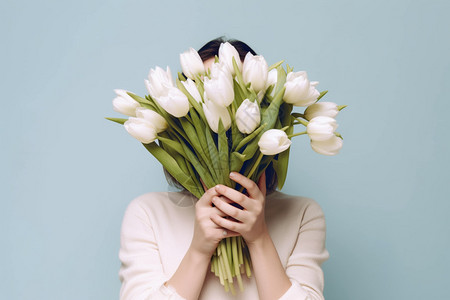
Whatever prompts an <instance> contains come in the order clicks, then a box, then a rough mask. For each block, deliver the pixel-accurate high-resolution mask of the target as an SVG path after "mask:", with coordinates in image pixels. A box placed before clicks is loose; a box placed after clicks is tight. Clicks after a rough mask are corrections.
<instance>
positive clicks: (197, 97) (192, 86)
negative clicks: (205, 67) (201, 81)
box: [181, 78, 202, 103]
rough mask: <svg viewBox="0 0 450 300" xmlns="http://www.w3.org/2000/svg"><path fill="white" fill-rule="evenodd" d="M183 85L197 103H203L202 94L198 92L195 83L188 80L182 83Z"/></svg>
mask: <svg viewBox="0 0 450 300" xmlns="http://www.w3.org/2000/svg"><path fill="white" fill-rule="evenodd" d="M181 83H182V84H183V85H184V87H185V88H186V90H187V91H188V93H189V94H191V96H192V97H193V98H194V99H195V101H197V102H199V103H201V102H202V97H201V96H200V92H199V91H198V89H197V86H196V85H195V83H194V81H192V80H191V79H190V78H188V79H187V80H186V81H182V82H181Z"/></svg>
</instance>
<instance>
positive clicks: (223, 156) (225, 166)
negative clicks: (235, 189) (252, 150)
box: [218, 119, 231, 186]
mask: <svg viewBox="0 0 450 300" xmlns="http://www.w3.org/2000/svg"><path fill="white" fill-rule="evenodd" d="M218 131H219V133H218V150H219V161H220V170H221V173H222V176H223V178H222V180H223V181H222V182H223V183H224V184H225V185H227V186H231V179H230V178H229V176H228V174H230V167H229V160H228V151H229V149H228V138H227V133H226V131H225V129H224V127H223V123H222V120H221V119H219V130H218Z"/></svg>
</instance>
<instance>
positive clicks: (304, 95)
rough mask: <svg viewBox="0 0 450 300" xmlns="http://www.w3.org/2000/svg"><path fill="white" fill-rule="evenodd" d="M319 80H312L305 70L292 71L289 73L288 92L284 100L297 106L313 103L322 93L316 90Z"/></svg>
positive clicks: (286, 84) (287, 79)
mask: <svg viewBox="0 0 450 300" xmlns="http://www.w3.org/2000/svg"><path fill="white" fill-rule="evenodd" d="M317 84H319V82H317V81H313V82H310V81H309V80H308V77H307V74H306V72H304V71H301V72H290V73H289V74H287V77H286V83H285V84H284V86H285V87H286V92H285V93H284V98H283V99H284V101H285V102H287V103H290V104H293V105H295V106H308V105H311V104H313V103H314V102H315V101H316V100H317V98H318V97H319V95H320V93H319V92H318V91H317V90H316V85H317Z"/></svg>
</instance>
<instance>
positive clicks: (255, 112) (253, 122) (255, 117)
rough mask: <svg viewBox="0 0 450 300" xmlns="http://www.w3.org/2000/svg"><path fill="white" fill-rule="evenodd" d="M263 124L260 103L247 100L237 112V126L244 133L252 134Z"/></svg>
mask: <svg viewBox="0 0 450 300" xmlns="http://www.w3.org/2000/svg"><path fill="white" fill-rule="evenodd" d="M260 122H261V113H260V112H259V105H258V103H257V102H256V101H255V102H251V101H250V100H248V99H245V100H244V101H243V102H242V104H241V105H240V106H239V108H238V109H237V111H236V125H237V127H238V129H239V131H240V132H242V133H246V134H249V133H252V132H253V130H255V129H256V127H258V125H259V123H260Z"/></svg>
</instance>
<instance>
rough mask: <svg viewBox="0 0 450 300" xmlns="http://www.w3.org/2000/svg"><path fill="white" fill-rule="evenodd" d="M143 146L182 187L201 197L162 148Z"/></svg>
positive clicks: (186, 176) (189, 179) (190, 179)
mask: <svg viewBox="0 0 450 300" xmlns="http://www.w3.org/2000/svg"><path fill="white" fill-rule="evenodd" d="M143 145H144V147H145V148H146V149H147V150H148V151H149V152H150V153H151V154H152V155H153V156H154V157H155V158H156V159H157V160H158V161H159V162H160V163H161V164H162V165H163V166H164V168H165V169H166V170H167V171H168V172H169V173H170V175H172V176H173V177H174V178H175V179H176V180H177V181H178V182H179V183H180V184H181V185H182V186H184V187H185V188H186V189H187V190H188V191H190V192H191V193H192V194H193V195H194V196H196V197H197V198H200V197H201V196H202V194H200V193H199V192H198V188H197V186H196V185H195V183H194V181H193V180H192V178H191V177H190V176H189V175H187V174H185V173H184V172H183V171H182V170H181V168H180V167H179V166H178V164H177V162H176V161H175V159H174V158H173V157H172V156H170V155H169V154H168V153H167V152H166V151H165V150H164V149H163V148H161V147H160V146H158V145H157V144H156V143H150V144H143Z"/></svg>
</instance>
